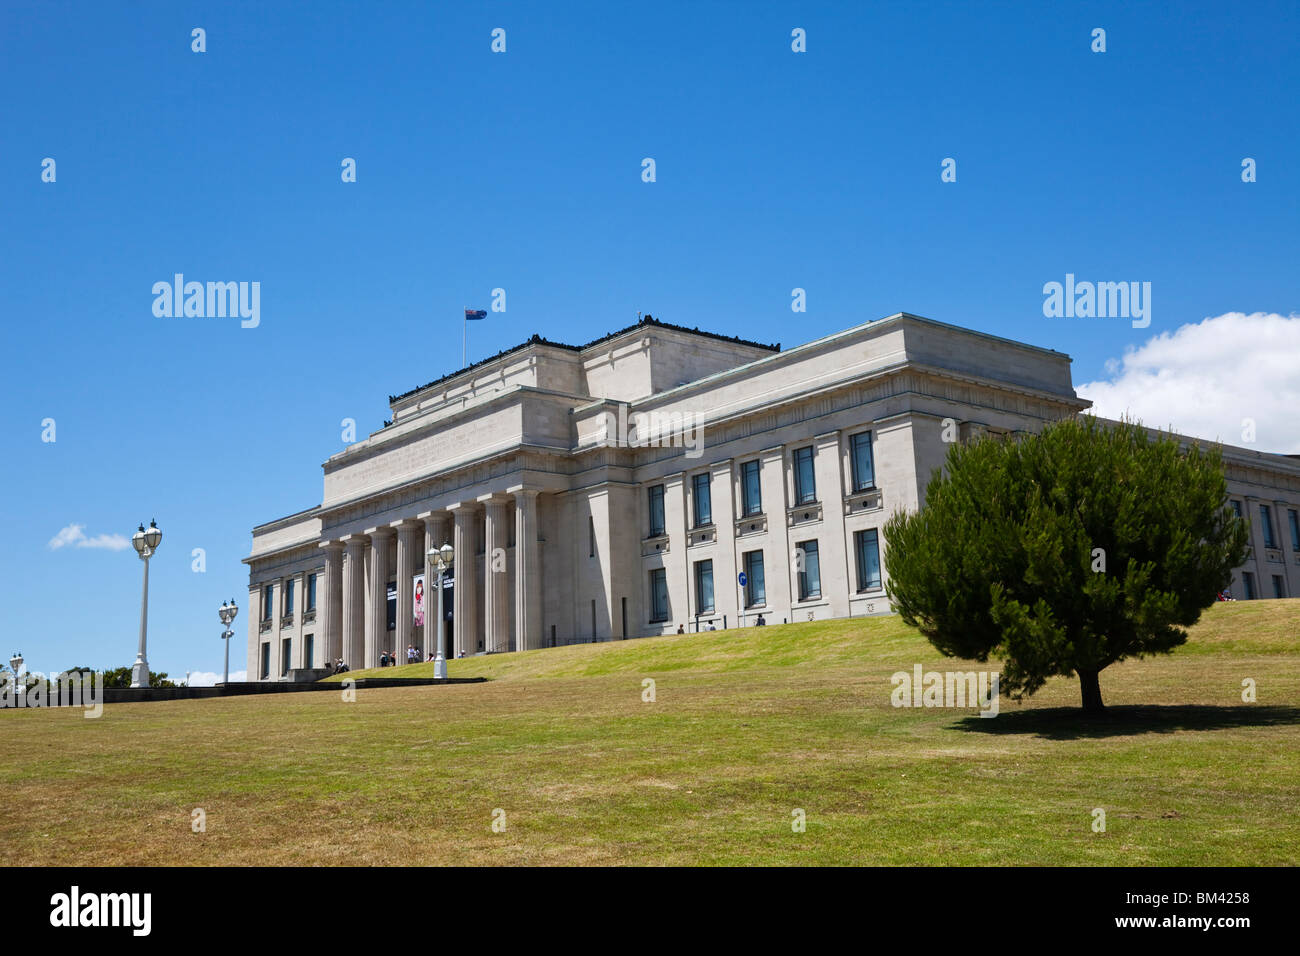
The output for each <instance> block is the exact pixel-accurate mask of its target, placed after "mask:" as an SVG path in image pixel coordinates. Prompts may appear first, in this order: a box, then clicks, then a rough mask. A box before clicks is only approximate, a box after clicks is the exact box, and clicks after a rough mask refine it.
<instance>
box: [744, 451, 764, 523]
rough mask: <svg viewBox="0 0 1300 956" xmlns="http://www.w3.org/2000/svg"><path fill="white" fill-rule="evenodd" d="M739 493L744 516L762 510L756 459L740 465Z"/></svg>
mask: <svg viewBox="0 0 1300 956" xmlns="http://www.w3.org/2000/svg"><path fill="white" fill-rule="evenodd" d="M740 494H741V504H742V505H743V509H744V510H743V516H744V517H746V518H748V517H750V516H752V515H756V514H760V513H761V512H762V511H763V490H762V487H761V486H760V485H759V483H758V462H757V461H747V462H745V463H744V464H743V465H741V466H740Z"/></svg>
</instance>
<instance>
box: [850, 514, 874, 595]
mask: <svg viewBox="0 0 1300 956" xmlns="http://www.w3.org/2000/svg"><path fill="white" fill-rule="evenodd" d="M853 550H854V551H856V552H857V557H858V590H859V591H869V590H871V589H872V588H878V587H880V538H879V535H878V534H877V533H876V529H875V528H871V529H869V530H867V531H858V532H856V533H855V534H854V535H853Z"/></svg>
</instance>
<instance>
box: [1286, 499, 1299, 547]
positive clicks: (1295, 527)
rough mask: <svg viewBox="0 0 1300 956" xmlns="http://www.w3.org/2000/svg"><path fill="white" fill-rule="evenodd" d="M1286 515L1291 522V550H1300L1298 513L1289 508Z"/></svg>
mask: <svg viewBox="0 0 1300 956" xmlns="http://www.w3.org/2000/svg"><path fill="white" fill-rule="evenodd" d="M1286 516H1287V519H1288V520H1289V521H1290V522H1291V550H1292V551H1300V514H1297V513H1296V510H1295V509H1294V508H1290V509H1288V510H1287V513H1286Z"/></svg>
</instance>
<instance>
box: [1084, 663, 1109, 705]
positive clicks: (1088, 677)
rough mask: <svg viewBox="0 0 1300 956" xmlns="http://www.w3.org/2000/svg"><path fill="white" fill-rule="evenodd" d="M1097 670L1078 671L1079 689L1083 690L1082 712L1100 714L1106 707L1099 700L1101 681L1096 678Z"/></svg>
mask: <svg viewBox="0 0 1300 956" xmlns="http://www.w3.org/2000/svg"><path fill="white" fill-rule="evenodd" d="M1098 673H1099V672H1098V671H1083V670H1081V671H1078V674H1079V690H1080V691H1082V692H1083V712H1084V713H1085V714H1100V713H1103V712H1104V711H1105V709H1106V705H1105V704H1103V703H1102V702H1101V682H1100V681H1099V680H1098V679H1097V676H1098Z"/></svg>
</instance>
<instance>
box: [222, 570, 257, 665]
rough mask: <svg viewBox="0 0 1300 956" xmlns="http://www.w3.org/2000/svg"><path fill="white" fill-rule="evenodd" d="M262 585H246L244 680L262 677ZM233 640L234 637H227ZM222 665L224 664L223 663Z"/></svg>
mask: <svg viewBox="0 0 1300 956" xmlns="http://www.w3.org/2000/svg"><path fill="white" fill-rule="evenodd" d="M261 600H262V586H261V585H260V584H250V585H249V586H248V604H247V605H245V608H246V610H245V611H244V617H246V618H247V619H248V666H247V667H246V668H245V671H246V674H245V680H249V681H258V680H261V679H262V671H261V666H262V604H261ZM229 640H232V641H233V640H234V638H233V637H232V638H229ZM223 666H224V664H223Z"/></svg>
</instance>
